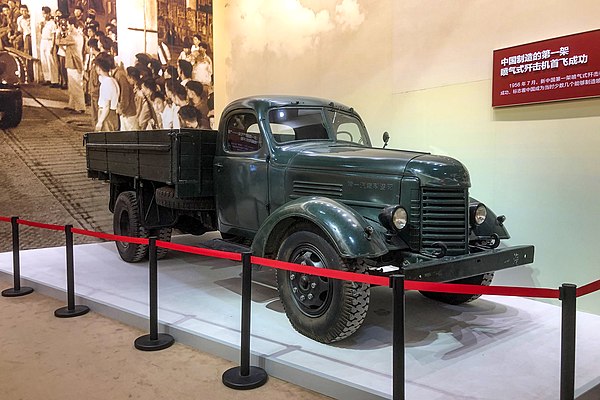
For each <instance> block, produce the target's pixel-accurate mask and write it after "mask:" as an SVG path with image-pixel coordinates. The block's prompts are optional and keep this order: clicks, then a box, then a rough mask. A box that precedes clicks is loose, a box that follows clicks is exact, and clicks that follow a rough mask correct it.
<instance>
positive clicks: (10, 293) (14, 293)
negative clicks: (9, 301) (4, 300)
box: [2, 286, 33, 297]
mask: <svg viewBox="0 0 600 400" xmlns="http://www.w3.org/2000/svg"><path fill="white" fill-rule="evenodd" d="M29 293H33V288H30V287H27V286H21V288H20V289H15V288H10V289H6V290H3V291H2V296H4V297H19V296H25V295H28V294H29Z"/></svg>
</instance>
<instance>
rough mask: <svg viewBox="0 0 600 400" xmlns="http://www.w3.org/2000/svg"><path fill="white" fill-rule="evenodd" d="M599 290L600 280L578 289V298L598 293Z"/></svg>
mask: <svg viewBox="0 0 600 400" xmlns="http://www.w3.org/2000/svg"><path fill="white" fill-rule="evenodd" d="M598 290H600V280H597V281H596V282H592V283H588V284H587V285H584V286H582V287H579V288H577V297H581V296H585V295H586V294H590V293H593V292H597V291H598Z"/></svg>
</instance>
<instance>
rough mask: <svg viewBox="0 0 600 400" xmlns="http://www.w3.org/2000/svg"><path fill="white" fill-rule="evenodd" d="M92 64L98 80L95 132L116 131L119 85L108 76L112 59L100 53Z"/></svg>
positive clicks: (111, 66)
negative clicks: (98, 90)
mask: <svg viewBox="0 0 600 400" xmlns="http://www.w3.org/2000/svg"><path fill="white" fill-rule="evenodd" d="M94 64H95V66H96V72H97V73H98V79H99V80H100V93H99V97H98V121H97V122H96V131H116V130H118V129H119V117H118V116H117V105H118V103H119V84H118V83H117V81H116V79H115V78H113V77H111V76H110V71H111V70H112V69H113V66H114V59H113V58H112V56H110V55H108V54H106V53H100V54H99V55H98V56H96V58H95V59H94Z"/></svg>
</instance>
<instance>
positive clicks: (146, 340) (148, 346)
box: [133, 333, 175, 351]
mask: <svg viewBox="0 0 600 400" xmlns="http://www.w3.org/2000/svg"><path fill="white" fill-rule="evenodd" d="M173 343H175V339H174V338H173V336H171V335H169V334H168V333H159V334H158V339H156V340H152V339H151V338H150V335H144V336H140V337H139V338H137V339H135V341H134V342H133V345H134V346H135V348H136V349H138V350H142V351H157V350H163V349H166V348H168V347H171V346H172V345H173Z"/></svg>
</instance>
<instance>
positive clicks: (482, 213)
mask: <svg viewBox="0 0 600 400" xmlns="http://www.w3.org/2000/svg"><path fill="white" fill-rule="evenodd" d="M486 217H487V208H485V206H484V205H483V204H479V205H478V206H477V208H476V209H475V213H473V221H474V222H475V224H477V225H481V224H483V222H484V221H485V218H486Z"/></svg>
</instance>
